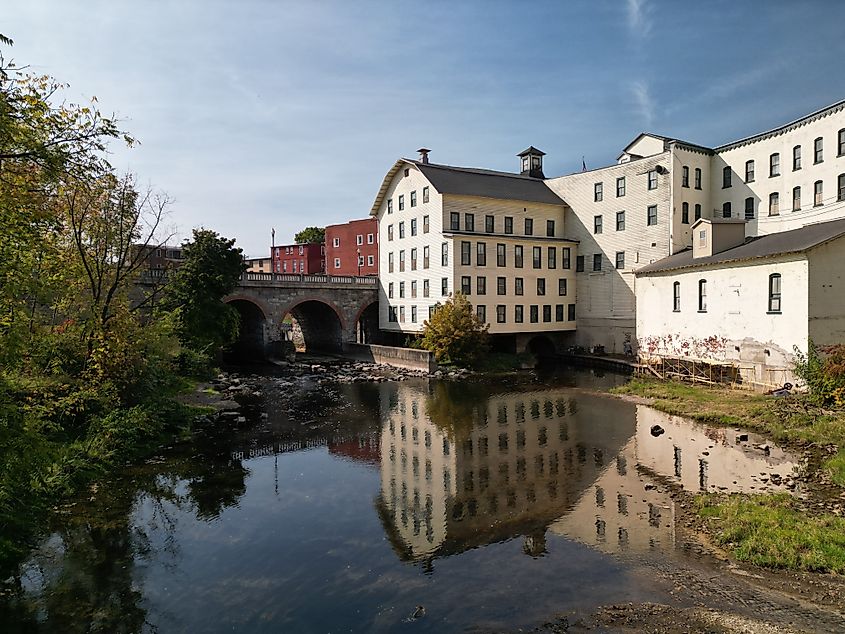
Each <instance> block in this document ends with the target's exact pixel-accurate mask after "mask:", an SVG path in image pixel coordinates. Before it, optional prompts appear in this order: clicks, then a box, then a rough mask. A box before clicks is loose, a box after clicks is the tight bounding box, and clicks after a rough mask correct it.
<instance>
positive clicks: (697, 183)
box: [695, 167, 701, 189]
mask: <svg viewBox="0 0 845 634" xmlns="http://www.w3.org/2000/svg"><path fill="white" fill-rule="evenodd" d="M695 188H696V189H701V168H700V167H696V168H695Z"/></svg>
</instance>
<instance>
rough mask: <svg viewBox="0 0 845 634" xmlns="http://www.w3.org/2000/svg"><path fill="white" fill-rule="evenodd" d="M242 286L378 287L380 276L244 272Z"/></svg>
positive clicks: (241, 279) (241, 280)
mask: <svg viewBox="0 0 845 634" xmlns="http://www.w3.org/2000/svg"><path fill="white" fill-rule="evenodd" d="M240 286H274V287H275V286H279V287H285V288H291V287H294V288H296V287H304V288H349V287H351V286H352V287H354V286H360V287H364V288H376V287H377V286H378V278H377V277H373V276H361V277H358V276H355V275H315V274H307V273H257V272H255V273H243V274H242V275H241V277H240Z"/></svg>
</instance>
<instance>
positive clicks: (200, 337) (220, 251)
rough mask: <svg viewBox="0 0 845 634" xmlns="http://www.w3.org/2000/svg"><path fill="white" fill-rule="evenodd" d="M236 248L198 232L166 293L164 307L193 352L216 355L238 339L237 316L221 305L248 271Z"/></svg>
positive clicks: (230, 242) (213, 234)
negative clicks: (212, 352) (223, 347)
mask: <svg viewBox="0 0 845 634" xmlns="http://www.w3.org/2000/svg"><path fill="white" fill-rule="evenodd" d="M234 245H235V240H234V239H227V238H224V237H222V236H220V235H218V234H217V233H216V232H214V231H210V230H208V229H195V230H194V236H193V240H192V241H191V242H189V243H187V244H186V245H185V246H184V248H183V253H184V257H185V260H184V262H183V263H182V266H180V267H179V268H178V269H177V271H176V273H175V274H174V275H173V280H172V282H171V284H170V286H169V288H168V289H167V291H166V292H167V297H166V300H165V306H166V308H167V309H168V310H173V311H176V312H175V315H176V322H177V325H176V332H177V334H178V336H179V339H180V340H181V341H182V343H183V344H184V345H185V346H187V347H189V348H191V349H193V350H199V351H216V350H217V349H219V348H221V347H222V346H225V345H226V344H229V343H231V342H233V341H234V340H235V339H236V338H237V335H238V324H239V321H238V313H237V311H236V310H235V309H234V308H233V307H231V306H228V305H226V304H224V303H223V302H221V301H220V300H221V298H223V297H224V296H225V295H228V294H229V293H231V292H232V290H233V289H234V288H235V286H236V285H237V283H238V279H239V277H240V275H241V274H242V273H243V272H244V271H245V270H246V264H245V263H244V259H243V252H242V251H241V249H240V248H236V247H235V246H234Z"/></svg>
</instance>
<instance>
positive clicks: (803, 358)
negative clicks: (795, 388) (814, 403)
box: [795, 341, 845, 406]
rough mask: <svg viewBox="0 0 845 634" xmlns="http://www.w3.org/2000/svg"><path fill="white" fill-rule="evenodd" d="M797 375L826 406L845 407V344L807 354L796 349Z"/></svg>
mask: <svg viewBox="0 0 845 634" xmlns="http://www.w3.org/2000/svg"><path fill="white" fill-rule="evenodd" d="M795 357H796V361H795V374H796V375H797V376H798V377H799V378H800V379H801V380H802V381H803V382H804V383H805V384H806V386H807V389H808V390H810V393H811V394H812V395H813V396H815V397H816V398H817V399H818V400H819V402H821V403H822V404H825V405H836V406H845V344H836V345H832V346H822V347H817V346H816V345H815V344H814V343H813V342H812V341H810V342H809V343H808V345H807V354H803V353H802V352H801V351H800V350H798V349H797V348H796V349H795Z"/></svg>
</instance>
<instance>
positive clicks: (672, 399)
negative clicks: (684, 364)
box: [611, 378, 845, 484]
mask: <svg viewBox="0 0 845 634" xmlns="http://www.w3.org/2000/svg"><path fill="white" fill-rule="evenodd" d="M611 392H613V393H615V394H631V395H636V396H642V397H645V398H650V399H653V401H654V402H653V403H652V406H653V407H654V408H655V409H659V410H660V411H663V412H666V413H667V414H675V415H678V416H686V417H688V418H691V419H693V420H697V421H699V422H702V423H713V424H718V425H726V426H742V427H747V428H752V429H757V430H760V431H762V432H765V433H766V434H768V435H769V436H771V437H773V438H774V439H775V440H778V441H791V442H800V443H818V444H821V445H835V446H837V447H845V410H843V409H830V408H824V407H821V406H819V405H818V404H816V403H814V402H812V401H811V400H810V398H808V397H807V396H805V395H801V394H796V395H794V396H790V397H786V398H773V397H770V396H764V395H762V394H754V393H750V392H745V391H741V390H731V389H727V388H719V387H710V386H706V385H691V384H689V383H681V382H679V381H659V380H656V379H648V378H635V379H632V380H631V381H630V382H628V383H627V384H625V385H622V386H619V387H616V388H614V389H613V390H611ZM829 465H830V466H829V468H830V469H831V472H832V473H833V472H836V473H837V474H838V476H836V477H839V478H840V480H839V483H840V484H843V483H845V456H843V455H842V454H841V453H840V455H839V456H837V457H836V458H834V459H832V460H830V461H829Z"/></svg>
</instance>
